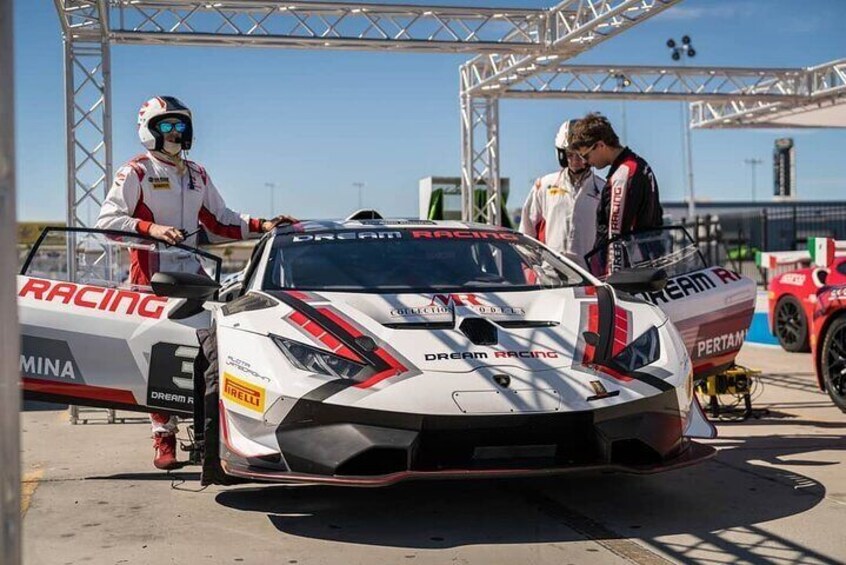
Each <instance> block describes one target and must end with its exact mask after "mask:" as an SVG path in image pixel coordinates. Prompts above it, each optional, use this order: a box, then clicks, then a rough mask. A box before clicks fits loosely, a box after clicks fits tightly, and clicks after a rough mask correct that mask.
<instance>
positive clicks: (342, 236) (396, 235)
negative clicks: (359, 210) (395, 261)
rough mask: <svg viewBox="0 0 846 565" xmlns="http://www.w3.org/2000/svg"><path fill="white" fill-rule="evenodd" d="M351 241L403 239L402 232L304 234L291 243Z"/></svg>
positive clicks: (295, 237) (296, 236)
mask: <svg viewBox="0 0 846 565" xmlns="http://www.w3.org/2000/svg"><path fill="white" fill-rule="evenodd" d="M350 239H364V240H367V239H371V240H376V239H402V232H398V231H348V232H347V231H342V232H337V233H314V234H310V233H303V234H297V235H295V236H294V237H293V238H292V239H291V241H292V242H293V243H302V242H304V241H315V242H316V241H345V240H350Z"/></svg>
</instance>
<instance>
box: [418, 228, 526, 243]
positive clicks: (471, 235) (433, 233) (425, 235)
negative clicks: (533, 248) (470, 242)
mask: <svg viewBox="0 0 846 565" xmlns="http://www.w3.org/2000/svg"><path fill="white" fill-rule="evenodd" d="M411 238H412V239H498V240H502V241H519V239H520V236H519V235H517V234H516V233H511V232H498V231H480V230H411Z"/></svg>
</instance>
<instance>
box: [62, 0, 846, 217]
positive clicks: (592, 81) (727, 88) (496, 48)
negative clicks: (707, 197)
mask: <svg viewBox="0 0 846 565" xmlns="http://www.w3.org/2000/svg"><path fill="white" fill-rule="evenodd" d="M679 1H680V0H564V1H562V2H559V3H558V4H557V5H556V6H554V7H552V8H549V9H510V8H509V9H505V8H460V7H444V6H409V5H398V4H389V3H384V4H363V3H355V2H311V1H308V2H306V1H299V2H298V1H296V0H285V1H280V0H277V1H271V0H219V1H217V0H204V1H198V0H54V2H55V5H56V9H57V11H58V13H59V17H60V20H61V23H62V29H63V34H64V44H65V84H66V92H65V101H66V121H67V147H68V225H70V226H86V225H87V223H88V218H87V217H86V214H85V213H83V212H84V211H87V212H88V214H89V215H90V214H91V210H92V209H95V210H99V206H100V204H101V202H102V200H103V198H104V196H105V193H106V190H107V189H108V184H109V182H110V180H111V177H112V153H111V151H112V138H111V136H112V133H111V91H110V90H111V87H110V84H111V68H110V51H109V49H110V46H111V44H113V43H114V44H147V45H149V44H157V45H162V44H167V45H203V46H212V45H214V46H239V47H245V46H252V47H275V48H295V49H336V50H371V51H402V52H441V53H474V54H477V56H476V57H474V58H473V59H471V60H469V61H468V62H467V63H465V64H464V65H462V66H461V68H460V72H459V75H460V102H461V104H460V107H461V168H462V175H461V178H462V194H463V196H462V215H463V217H464V219H465V220H476V221H483V222H488V223H493V224H498V223H500V211H501V209H502V208H501V206H500V202H501V198H502V195H501V188H500V183H499V172H500V166H499V135H500V132H499V100H500V98H550V97H555V98H594V99H601V98H632V99H661V100H669V99H676V100H679V99H680V100H690V101H698V104H699V105H696V104H695V105H694V113H693V118H692V122H691V125H693V126H696V127H712V126H713V125H723V126H725V125H730V123H729V122H726V121H725V120H726V119H728V120H730V121H731V123H737V124H741V125H743V124H744V123H745V122H744V120H746V121H748V120H750V119H752V118H753V117H755V116H759V115H760V114H761V113H764V112H782V113H783V112H790V111H792V109H795V108H800V109H801V108H802V107H803V105H808V104H810V103H811V102H813V103H814V104H824V103H830V104H835V103H844V102H846V97H844V92H843V90H844V88H846V87H844V63H843V62H842V61H841V62H839V63H836V64H829V65H823V66H820V67H815V68H813V69H731V68H714V69H709V68H703V67H616V66H615V67H610V66H604V67H603V66H572V65H568V64H567V63H568V61H569V60H570V59H572V58H573V57H575V56H577V55H579V54H581V53H584V52H585V51H587V50H589V49H591V48H592V47H594V46H596V45H597V44H599V43H601V42H602V41H605V40H606V39H608V38H611V37H613V36H615V35H617V34H619V33H622V32H624V31H625V30H627V29H630V28H632V27H634V26H635V25H637V24H638V23H640V22H642V21H645V20H647V19H649V18H650V17H652V16H654V15H656V14H659V13H661V12H662V11H663V10H665V9H667V8H670V7H671V6H672V5H674V4H676V3H677V2H679ZM621 75H624V76H625V77H626V78H628V83H629V86H627V87H621V86H619V84H621V81H619V80H617V77H619V76H621ZM697 108H699V109H700V110H697ZM479 187H484V188H485V189H486V190H487V194H488V198H487V200H486V201H485V202H484V203H482V204H481V205H479V204H480V203H478V202H476V200H475V198H474V196H473V195H474V192H475V191H474V188H479Z"/></svg>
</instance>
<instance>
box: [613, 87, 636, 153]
mask: <svg viewBox="0 0 846 565" xmlns="http://www.w3.org/2000/svg"><path fill="white" fill-rule="evenodd" d="M614 78H615V79H616V80H617V89H618V90H623V89H624V88H626V87H628V86H630V85H631V84H632V81H631V80H630V79H629V77H627V76H626V75H624V74H622V73H617V74H615V75H614ZM621 106H622V110H623V145H627V141H628V136H627V135H626V131H627V130H628V127H627V125H626V99H625V98H623V99H622V101H621Z"/></svg>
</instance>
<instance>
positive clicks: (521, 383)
mask: <svg viewBox="0 0 846 565" xmlns="http://www.w3.org/2000/svg"><path fill="white" fill-rule="evenodd" d="M678 235H679V234H678V233H676V232H673V231H671V230H666V231H659V232H656V233H653V234H650V235H648V236H643V235H641V236H637V237H631V238H629V239H628V240H626V241H616V242H615V243H619V244H620V245H621V248H622V249H624V250H625V253H626V255H627V257H628V259H627V261H628V262H629V264H630V265H631V266H636V267H637V266H639V268H637V269H624V270H622V271H620V272H617V273H615V274H613V275H611V276H610V277H608V278H607V279H606V281H605V283H603V282H601V281H600V280H598V279H596V278H595V277H593V276H591V275H590V274H589V273H588V272H586V271H584V270H582V269H581V268H579V267H578V266H577V265H575V264H573V263H572V262H570V261H568V260H566V259H564V258H562V257H560V256H558V255H556V254H554V253H552V252H551V251H549V250H548V249H546V248H545V247H543V246H542V245H541V244H539V243H538V242H536V241H534V240H532V239H529V238H526V237H524V236H523V235H522V234H519V233H515V232H513V231H511V230H507V229H501V228H492V227H490V226H482V225H475V224H464V223H458V222H428V221H409V220H369V221H368V220H363V221H342V222H333V221H321V222H316V221H311V222H300V223H298V224H295V225H293V226H287V227H284V228H278V229H277V230H275V231H274V232H272V233H269V234H267V235H265V237H263V238H262V239H261V240H260V241H259V242H258V243H257V245H256V247H255V249H254V251H253V254H252V257H251V259H250V262H249V264H248V267H247V269H246V271H245V272H244V275H243V279H242V281H241V282H240V287H239V288H236V286H235V285H230V287H229V288H228V290H227V292H228V293H229V296H230V297H232V298H233V299H232V300H231V301H229V302H226V303H223V302H218V301H216V300H215V293H216V292H217V291H218V288H219V285H218V284H217V282H216V281H217V279H218V271H219V267H220V260H219V259H217V258H216V257H214V256H212V255H210V254H208V253H205V252H202V251H199V250H196V249H191V248H187V247H183V246H180V245H176V246H164V245H163V244H160V243H158V242H155V241H153V240H150V239H148V238H146V237H145V236H143V235H140V234H130V233H121V232H105V231H100V230H85V229H73V228H61V229H59V228H50V229H48V230H47V231H45V233H44V234H43V235H42V237H41V239H40V240H39V242H38V243H37V244H36V246H35V248H34V249H33V250H32V251H31V253H30V255H29V257H28V259H27V261H26V263H25V265H24V267H23V269H22V271H21V275H20V276H19V278H18V302H19V307H20V318H21V328H22V353H21V374H22V384H23V389H24V391H25V395H26V396H27V397H31V398H37V399H41V400H50V401H59V402H71V403H73V404H77V405H94V406H106V407H113V408H122V409H130V410H137V411H158V412H161V411H166V412H171V413H175V414H182V415H193V416H194V421H195V422H197V423H198V426H197V429H196V430H195V432H196V433H197V440H198V441H197V443H198V445H199V446H201V456H202V461H203V474H202V480H203V482H205V483H207V484H208V483H220V484H226V483H229V482H232V481H234V480H243V479H246V480H257V481H279V482H309V483H315V482H323V483H331V484H342V485H353V486H376V485H385V484H390V483H393V482H396V481H400V480H403V479H409V478H438V477H443V478H465V477H477V476H511V475H531V474H549V473H559V472H565V471H570V470H586V469H588V470H590V469H600V468H602V469H617V470H623V471H629V472H637V473H643V472H655V471H661V470H666V469H671V468H675V467H679V466H683V465H689V464H692V463H696V462H698V461H701V460H703V459H705V458H707V457H709V456H711V455H712V454H713V452H714V450H713V448H711V447H709V446H704V445H700V444H698V443H696V442H694V441H692V439H691V438H694V437H713V435H714V429H713V427H712V426H711V425H710V424H709V423H708V422H707V421H706V420H705V419H704V416H703V415H702V412H701V409H700V408H699V405H698V403H697V402H696V400H695V398H694V396H693V392H692V387H693V379H694V373H695V372H697V374H706V373H708V372H709V371H713V370H715V369H716V368H717V367H719V366H721V365H723V364H725V363H726V362H730V361H731V360H732V359H733V355H735V354H736V350H737V349H739V345H740V344H739V343H738V341H739V342H742V335H740V336H733V335H729V336H728V337H726V336H725V332H729V333H730V334H731V332H735V333H736V332H741V334H742V332H745V327H741V326H742V324H741V322H742V321H743V320H746V321H745V323H746V325H747V326H748V319H747V318H745V316H746V314H747V312H750V314H749V315H750V316H751V308H752V302H753V300H754V285H753V283H752V282H751V281H749V280H748V279H744V278H743V277H740V276H738V275H736V274H734V273H731V272H729V271H726V270H724V269H718V268H708V267H705V266H704V264H703V263H701V256H698V257H697V255H696V254H695V253H692V251H691V247H690V242H689V238H688V239H687V240H685V239H684V238H680V237H678ZM68 250H69V251H70V252H72V253H73V254H74V257H75V260H74V261H68V260H67V253H68ZM56 251H58V252H59V253H60V254H64V255H63V256H64V257H65V261H64V264H59V265H57V264H56V259H55V257H52V258H51V257H50V256H49V255H48V254H49V253H51V252H56ZM697 253H698V252H697ZM139 261H149V262H150V265H153V263H155V265H156V266H157V267H159V268H160V270H161V271H168V270H170V272H158V273H157V274H155V275H154V278H153V283H152V289H150V288H145V287H139V286H133V285H132V284H130V283H129V282H128V281H126V280H125V275H124V274H123V273H125V272H126V265H127V264H128V263H138V262H139ZM646 264H653V265H661V269H654V268H646V267H644V265H646ZM199 273H204V274H199ZM668 275H669V276H670V278H669V279H667V276H668ZM674 303H679V304H682V303H683V304H684V307H679V308H672V305H673V304H674ZM656 306H660V307H656ZM661 308H664V309H665V311H662V310H661ZM665 312H666V313H665ZM668 317H669V318H670V319H673V321H675V322H676V325H678V326H680V327H681V332H680V331H679V330H677V329H676V326H675V325H674V324H673V323H669V320H668ZM697 317H698V319H697ZM724 319H731V320H733V321H732V322H731V324H732V325H731V326H726V325H725V324H724ZM738 328H739V329H738ZM721 332H722V333H721ZM198 337H199V342H198ZM688 350H692V351H693V353H694V355H695V357H694V362H693V363H692V362H691V357H690V356H689V355H688ZM201 423H202V424H201Z"/></svg>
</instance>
